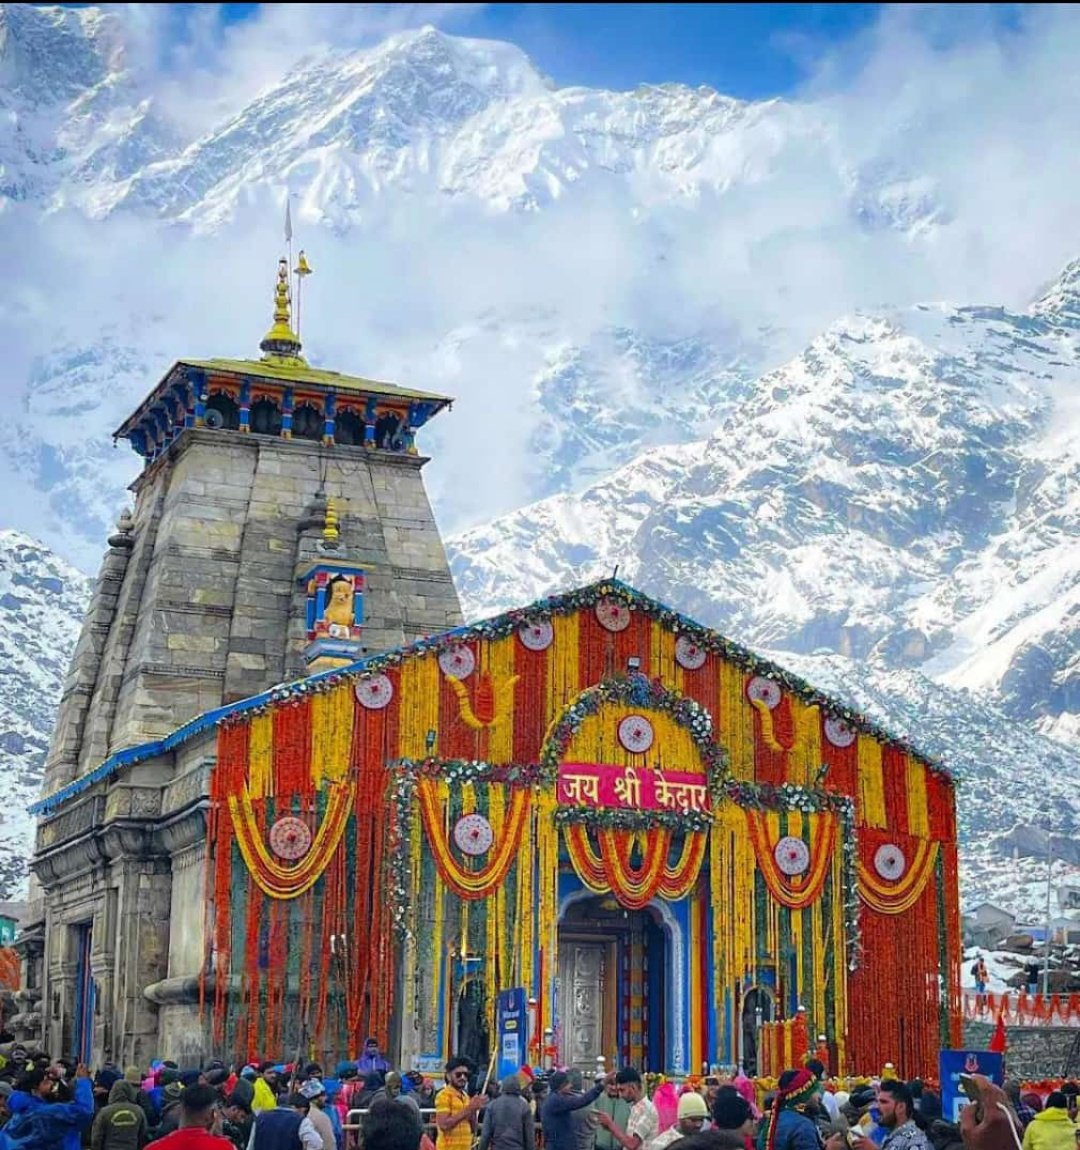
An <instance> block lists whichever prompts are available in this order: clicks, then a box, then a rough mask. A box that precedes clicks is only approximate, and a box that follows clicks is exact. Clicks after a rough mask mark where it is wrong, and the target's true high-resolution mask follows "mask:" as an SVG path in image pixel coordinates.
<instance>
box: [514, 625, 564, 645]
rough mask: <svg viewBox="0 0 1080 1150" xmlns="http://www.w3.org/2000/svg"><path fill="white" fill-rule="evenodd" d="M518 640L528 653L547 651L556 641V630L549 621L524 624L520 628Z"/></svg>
mask: <svg viewBox="0 0 1080 1150" xmlns="http://www.w3.org/2000/svg"><path fill="white" fill-rule="evenodd" d="M518 638H519V639H520V640H521V645H522V646H523V647H524V648H525V649H526V650H527V651H546V650H547V649H548V647H550V646H551V644H552V643H553V642H554V641H555V628H554V627H553V626H552V625H551V623H550V621H549V620H547V619H538V620H537V621H536V622H535V623H524V624H522V626H520V627H519V628H518Z"/></svg>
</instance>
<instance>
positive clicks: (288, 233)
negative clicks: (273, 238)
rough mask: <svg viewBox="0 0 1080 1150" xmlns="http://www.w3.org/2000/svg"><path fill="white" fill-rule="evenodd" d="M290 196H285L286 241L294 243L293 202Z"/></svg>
mask: <svg viewBox="0 0 1080 1150" xmlns="http://www.w3.org/2000/svg"><path fill="white" fill-rule="evenodd" d="M289 201H290V197H289V196H288V195H286V197H285V242H286V243H289V244H291V243H292V204H291V203H290V202H289Z"/></svg>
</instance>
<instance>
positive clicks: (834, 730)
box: [825, 715, 858, 747]
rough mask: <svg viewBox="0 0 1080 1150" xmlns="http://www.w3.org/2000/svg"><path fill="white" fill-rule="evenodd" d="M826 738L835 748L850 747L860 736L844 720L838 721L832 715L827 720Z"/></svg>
mask: <svg viewBox="0 0 1080 1150" xmlns="http://www.w3.org/2000/svg"><path fill="white" fill-rule="evenodd" d="M825 738H827V739H828V740H829V742H830V743H832V745H833V746H834V747H850V746H851V744H852V743H853V742H855V740H856V739H857V738H858V735H857V734H856V732H855V731H854V730H852V728H851V727H849V726H848V724H847V723H846V722H844V720H843V719H837V718H836V717H835V716H833V715H830V716H829V717H828V718H827V719H826V720H825Z"/></svg>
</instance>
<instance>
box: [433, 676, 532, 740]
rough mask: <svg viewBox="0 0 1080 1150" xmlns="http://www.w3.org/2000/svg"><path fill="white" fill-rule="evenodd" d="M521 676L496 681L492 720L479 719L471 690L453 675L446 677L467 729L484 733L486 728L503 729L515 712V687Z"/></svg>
mask: <svg viewBox="0 0 1080 1150" xmlns="http://www.w3.org/2000/svg"><path fill="white" fill-rule="evenodd" d="M518 678H519V676H517V675H511V676H510V677H509V678H506V679H499V680H496V682H495V685H494V687H493V688H492V689H493V690H494V693H495V714H494V715H493V716H492V718H490V719H487V720H485V719H480V718H478V717H477V715H476V712H475V711H474V710H473V704H472V699H471V698H470V696H469V688H468V687H467V686H466V684H465V683H463V682H462V681H461V680H460V679H456V678H454V677H453V676H452V675H447V676H446V681H447V682H448V683H449V684H450V689H451V690H452V691H453V692H454V694H455V695H456V696H457V701H458V714H460V716H461V721H462V722H463V723H464V724H465V726H467V727H471V728H472V729H473V730H474V731H482V730H484V729H486V728H492V727H502V726H505V725H506V720H507V719H509V718H510V716H511V715H512V714H513V711H514V687H515V685H516V684H517V681H518Z"/></svg>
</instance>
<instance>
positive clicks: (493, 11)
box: [223, 4, 881, 99]
mask: <svg viewBox="0 0 1080 1150" xmlns="http://www.w3.org/2000/svg"><path fill="white" fill-rule="evenodd" d="M880 7H881V6H880V5H877V4H494V5H486V6H484V7H483V8H482V9H481V10H480V11H474V12H472V13H470V14H468V15H465V16H463V17H458V18H454V19H452V20H448V21H447V22H446V26H447V28H448V29H450V30H452V31H455V32H460V33H462V34H464V35H472V36H482V37H491V38H493V39H498V40H509V41H511V42H512V43H515V44H517V45H518V46H519V47H520V48H522V49H523V50H524V51H525V52H526V53H528V55H529V56H530V57H531V58H532V59H533V61H534V63H535V64H536V65H537V66H538V67H539V68H540V69H541V70H542V71H543V72H545V73H547V74H548V75H549V76H551V77H552V79H554V80H555V81H556V83H558V84H559V85H560V86H562V85H570V84H585V85H588V86H591V87H605V88H616V89H620V88H633V87H636V86H637V85H638V84H640V83H659V82H663V81H669V80H675V81H680V82H682V83H684V84H690V85H697V84H708V85H710V86H712V87H714V88H717V89H718V90H720V91H722V92H724V93H725V94H727V95H732V96H738V97H742V98H744V99H760V98H763V97H768V96H774V95H785V94H787V93H789V92H791V91H792V90H793V89H794V88H796V87H797V86H798V85H799V83H800V82H801V81H802V80H803V79H804V78H805V75H806V72H807V70H808V68H809V66H810V64H811V62H812V61H813V60H815V59H817V58H818V57H819V56H820V54H821V53H822V52H823V51H828V50H831V49H835V48H837V47H839V46H841V45H842V44H843V43H844V42H845V41H846V40H848V39H849V38H851V37H852V36H854V35H856V34H857V33H858V32H860V31H862V30H864V29H865V28H866V27H867V26H869V25H870V24H872V23H873V22H874V20H875V19H876V17H877V15H878V10H879V8H880ZM258 8H259V5H257V4H227V5H224V6H223V17H224V19H225V21H226V22H227V23H232V24H237V23H242V22H243V21H244V20H246V19H249V18H250V17H251V16H252V15H253V14H254V13H255V12H256V11H257V9H258Z"/></svg>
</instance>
